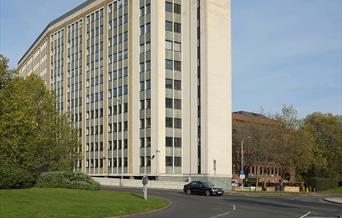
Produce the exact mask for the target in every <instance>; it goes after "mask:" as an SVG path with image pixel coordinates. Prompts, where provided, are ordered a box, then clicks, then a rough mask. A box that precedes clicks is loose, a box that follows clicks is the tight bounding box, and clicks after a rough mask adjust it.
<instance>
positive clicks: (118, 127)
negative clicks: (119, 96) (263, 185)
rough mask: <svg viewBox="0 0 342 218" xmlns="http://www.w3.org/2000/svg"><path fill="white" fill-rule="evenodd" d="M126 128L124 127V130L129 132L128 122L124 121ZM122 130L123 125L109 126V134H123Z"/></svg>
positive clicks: (114, 124) (113, 124) (111, 124)
mask: <svg viewBox="0 0 342 218" xmlns="http://www.w3.org/2000/svg"><path fill="white" fill-rule="evenodd" d="M123 124H124V126H123V130H124V131H127V130H128V122H127V121H124V123H123ZM121 130H122V123H121V122H119V123H110V124H108V132H121Z"/></svg>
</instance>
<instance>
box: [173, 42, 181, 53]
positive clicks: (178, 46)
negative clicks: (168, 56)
mask: <svg viewBox="0 0 342 218" xmlns="http://www.w3.org/2000/svg"><path fill="white" fill-rule="evenodd" d="M173 46H174V49H175V51H179V52H180V51H181V44H180V43H179V42H174V45H173Z"/></svg>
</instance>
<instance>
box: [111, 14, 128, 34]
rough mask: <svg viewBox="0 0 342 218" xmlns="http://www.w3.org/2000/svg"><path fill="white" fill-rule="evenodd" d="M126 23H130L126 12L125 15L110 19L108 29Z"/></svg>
mask: <svg viewBox="0 0 342 218" xmlns="http://www.w3.org/2000/svg"><path fill="white" fill-rule="evenodd" d="M125 23H128V14H125V15H124V16H120V17H119V18H116V19H114V20H111V21H109V22H108V29H109V30H111V29H113V28H116V27H118V26H121V25H122V24H125Z"/></svg>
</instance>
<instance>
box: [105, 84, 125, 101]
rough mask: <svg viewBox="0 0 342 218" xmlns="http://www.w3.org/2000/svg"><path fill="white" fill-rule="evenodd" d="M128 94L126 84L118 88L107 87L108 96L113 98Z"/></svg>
mask: <svg viewBox="0 0 342 218" xmlns="http://www.w3.org/2000/svg"><path fill="white" fill-rule="evenodd" d="M127 94H128V86H127V85H126V86H123V87H120V88H114V89H108V98H115V97H118V96H122V95H127Z"/></svg>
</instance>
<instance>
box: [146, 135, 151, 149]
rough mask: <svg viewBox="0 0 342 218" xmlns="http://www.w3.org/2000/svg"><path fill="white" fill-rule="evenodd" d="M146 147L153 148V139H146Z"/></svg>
mask: <svg viewBox="0 0 342 218" xmlns="http://www.w3.org/2000/svg"><path fill="white" fill-rule="evenodd" d="M146 147H148V148H149V147H151V137H147V138H146Z"/></svg>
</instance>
